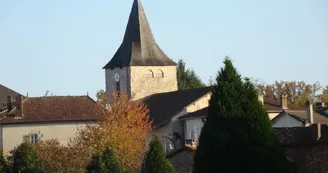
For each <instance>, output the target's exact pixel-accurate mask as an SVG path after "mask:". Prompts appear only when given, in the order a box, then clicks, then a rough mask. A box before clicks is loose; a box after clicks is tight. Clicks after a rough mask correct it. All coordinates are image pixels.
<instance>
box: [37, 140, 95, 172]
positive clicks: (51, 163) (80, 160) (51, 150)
mask: <svg viewBox="0 0 328 173" xmlns="http://www.w3.org/2000/svg"><path fill="white" fill-rule="evenodd" d="M35 147H36V149H37V150H38V151H39V153H40V158H41V159H42V160H43V161H44V164H45V167H46V169H47V172H56V173H64V172H73V173H74V172H76V173H78V172H85V167H86V165H87V164H88V163H89V161H90V159H91V157H92V155H93V150H90V149H89V148H88V147H86V146H83V145H81V144H80V143H77V142H76V140H75V139H73V140H71V141H70V142H69V143H68V144H67V145H62V144H60V143H59V141H58V140H56V139H51V140H47V141H40V143H38V144H37V145H35Z"/></svg>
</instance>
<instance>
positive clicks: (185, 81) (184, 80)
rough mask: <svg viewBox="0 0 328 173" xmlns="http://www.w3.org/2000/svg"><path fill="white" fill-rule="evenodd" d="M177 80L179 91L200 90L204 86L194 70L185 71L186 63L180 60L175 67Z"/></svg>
mask: <svg viewBox="0 0 328 173" xmlns="http://www.w3.org/2000/svg"><path fill="white" fill-rule="evenodd" d="M177 78H178V89H179V90H186V89H193V88H201V87H204V86H205V84H204V83H203V82H202V81H201V80H200V78H199V77H198V76H197V75H196V73H195V72H194V70H192V69H186V63H185V62H184V61H183V60H182V59H180V60H179V62H178V65H177Z"/></svg>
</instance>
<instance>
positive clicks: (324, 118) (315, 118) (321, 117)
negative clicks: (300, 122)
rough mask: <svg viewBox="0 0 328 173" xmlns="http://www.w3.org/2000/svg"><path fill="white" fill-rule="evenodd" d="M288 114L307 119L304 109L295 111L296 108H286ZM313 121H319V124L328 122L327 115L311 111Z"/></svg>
mask: <svg viewBox="0 0 328 173" xmlns="http://www.w3.org/2000/svg"><path fill="white" fill-rule="evenodd" d="M288 113H289V114H292V115H294V116H297V117H299V118H302V119H304V120H306V119H307V115H306V110H303V111H297V110H288ZM313 122H314V123H321V124H328V117H327V116H324V115H321V114H319V113H317V112H315V111H313Z"/></svg>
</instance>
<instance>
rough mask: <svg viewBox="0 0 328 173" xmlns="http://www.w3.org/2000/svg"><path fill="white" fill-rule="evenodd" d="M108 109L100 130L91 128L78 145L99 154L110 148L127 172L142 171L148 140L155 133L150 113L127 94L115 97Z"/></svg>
mask: <svg viewBox="0 0 328 173" xmlns="http://www.w3.org/2000/svg"><path fill="white" fill-rule="evenodd" d="M105 107H106V108H104V110H103V111H104V117H103V119H102V120H101V121H100V122H99V126H87V127H86V128H85V129H83V130H81V131H79V135H78V138H77V141H79V143H81V145H84V146H88V147H91V148H92V150H94V151H95V152H103V151H104V150H105V149H106V147H107V146H108V145H109V146H110V147H111V148H112V149H113V152H114V153H115V154H116V155H117V156H118V157H119V158H120V160H121V162H122V164H123V168H124V169H125V171H127V172H137V171H139V170H140V167H141V164H142V160H143V155H144V153H145V151H146V139H147V138H148V136H149V135H150V133H151V130H152V122H151V121H150V119H149V110H148V109H147V107H146V105H145V104H143V103H142V102H135V101H133V100H131V99H130V98H129V97H128V95H127V94H123V93H120V94H118V93H115V94H114V102H112V103H111V104H109V105H107V106H105Z"/></svg>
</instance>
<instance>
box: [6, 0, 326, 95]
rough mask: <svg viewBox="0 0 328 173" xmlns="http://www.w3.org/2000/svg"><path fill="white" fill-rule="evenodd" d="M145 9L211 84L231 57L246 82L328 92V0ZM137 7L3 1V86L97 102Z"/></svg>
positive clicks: (173, 51)
mask: <svg viewBox="0 0 328 173" xmlns="http://www.w3.org/2000/svg"><path fill="white" fill-rule="evenodd" d="M141 1H142V4H143V7H144V10H145V13H146V15H147V17H148V21H149V23H150V26H151V29H152V31H153V34H154V36H155V39H156V41H157V44H158V45H159V46H160V47H161V48H162V49H163V50H164V52H165V53H166V54H167V55H168V56H169V57H170V58H171V59H173V60H175V61H178V60H179V59H183V60H184V61H185V62H186V66H187V67H188V68H192V69H194V71H195V72H196V74H198V75H199V77H200V78H201V79H202V80H203V81H204V82H205V83H208V80H209V79H210V77H211V76H212V77H213V78H215V76H216V75H217V72H218V70H219V69H220V68H221V67H222V66H223V63H222V62H223V60H224V57H225V56H227V55H228V56H230V57H231V59H232V60H233V63H234V65H235V66H236V68H237V70H238V71H239V72H240V73H241V75H242V76H244V77H250V78H253V79H259V80H261V81H263V82H265V83H273V82H274V81H275V80H304V81H305V82H308V83H314V82H317V81H318V82H320V83H321V84H322V85H324V86H325V85H328V77H327V76H328V10H327V9H328V1H327V0H288V1H286V0H275V1H259V0H248V1H244V0H230V1H227V0H226V1H221V0H202V1H196V0H178V1H177V0H165V1H163V0H141ZM132 2H133V0H116V1H114V0H93V1H90V0H69V1H67V0H52V1H50V0H49V1H44V0H28V1H18V0H1V1H0V73H1V74H2V75H1V77H0V84H2V85H5V86H7V87H9V88H11V89H14V90H15V91H18V92H19V93H21V94H24V95H26V93H28V94H29V96H42V95H44V94H45V92H46V91H47V90H49V91H50V93H52V94H54V95H86V94H87V93H88V94H89V95H90V96H92V97H93V98H95V97H94V96H95V94H96V92H97V90H99V89H104V88H105V71H104V70H103V69H102V67H103V66H104V65H105V64H106V63H107V62H108V61H110V59H111V58H112V56H113V55H114V53H115V52H116V50H117V49H118V47H119V45H120V44H121V42H122V39H123V35H124V32H125V28H126V24H127V21H128V16H129V13H130V10H131V6H132Z"/></svg>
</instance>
